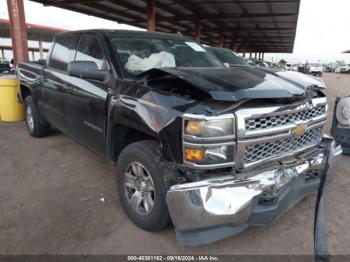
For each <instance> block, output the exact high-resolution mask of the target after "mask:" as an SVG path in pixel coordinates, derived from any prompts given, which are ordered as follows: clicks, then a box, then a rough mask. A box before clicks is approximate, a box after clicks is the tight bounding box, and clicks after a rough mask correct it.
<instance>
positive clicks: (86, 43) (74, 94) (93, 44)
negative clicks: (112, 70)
mask: <svg viewBox="0 0 350 262" xmlns="http://www.w3.org/2000/svg"><path fill="white" fill-rule="evenodd" d="M75 61H92V62H94V63H95V64H96V65H97V67H98V69H99V70H108V68H109V67H108V64H107V61H106V57H105V53H104V51H103V48H102V43H101V42H100V41H99V39H98V38H97V36H94V35H90V34H86V35H82V36H81V37H80V40H79V43H78V46H77V53H76V57H75ZM69 85H70V90H69V92H66V94H65V95H66V97H65V110H66V111H67V112H69V113H67V114H66V123H67V127H68V129H69V130H68V132H69V134H71V135H72V136H74V137H75V138H77V139H78V140H79V141H80V142H82V143H83V144H85V145H87V146H89V147H90V148H91V149H93V150H94V151H96V152H98V153H100V154H102V155H105V151H106V148H105V133H106V132H105V131H106V130H105V128H106V116H107V106H106V105H107V103H106V100H107V88H108V79H106V80H105V81H98V80H90V79H83V78H79V77H73V76H70V79H69Z"/></svg>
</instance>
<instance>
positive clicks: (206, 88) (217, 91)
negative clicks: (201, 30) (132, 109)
mask: <svg viewBox="0 0 350 262" xmlns="http://www.w3.org/2000/svg"><path fill="white" fill-rule="evenodd" d="M169 76H170V77H176V78H180V79H182V80H183V81H185V82H187V83H189V84H190V85H192V86H193V87H194V88H197V89H199V90H201V91H203V92H205V93H207V94H209V95H210V96H211V97H212V98H213V99H215V100H222V101H239V100H242V99H255V98H291V97H298V96H304V94H305V92H306V90H307V88H309V87H313V88H320V89H322V88H325V86H324V83H323V82H322V80H319V79H316V78H312V77H309V76H307V75H304V74H301V73H298V72H290V71H284V70H283V71H281V70H276V69H261V68H256V67H251V66H237V67H232V68H181V67H176V68H161V69H151V70H148V71H146V72H144V73H142V74H140V75H139V76H138V77H137V78H139V79H145V78H147V79H155V78H157V79H158V80H159V79H161V78H162V77H169Z"/></svg>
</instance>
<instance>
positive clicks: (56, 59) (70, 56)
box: [49, 36, 78, 71]
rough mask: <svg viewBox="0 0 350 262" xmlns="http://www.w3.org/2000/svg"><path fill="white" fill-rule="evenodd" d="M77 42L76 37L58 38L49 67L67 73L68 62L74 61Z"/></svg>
mask: <svg viewBox="0 0 350 262" xmlns="http://www.w3.org/2000/svg"><path fill="white" fill-rule="evenodd" d="M77 41H78V38H77V37H76V36H65V37H60V38H58V39H57V40H56V43H55V45H54V46H53V50H52V53H51V57H50V60H49V67H52V68H54V69H58V70H62V71H67V66H68V64H69V62H72V61H73V60H74V55H75V46H76V43H77Z"/></svg>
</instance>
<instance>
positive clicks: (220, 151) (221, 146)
mask: <svg viewBox="0 0 350 262" xmlns="http://www.w3.org/2000/svg"><path fill="white" fill-rule="evenodd" d="M234 149H235V120H234V115H233V114H226V115H221V116H215V117H207V116H198V115H191V114H186V115H184V120H183V155H184V163H185V164H186V165H187V166H190V167H193V168H201V167H202V168H217V167H228V166H232V165H233V164H234V163H233V159H234Z"/></svg>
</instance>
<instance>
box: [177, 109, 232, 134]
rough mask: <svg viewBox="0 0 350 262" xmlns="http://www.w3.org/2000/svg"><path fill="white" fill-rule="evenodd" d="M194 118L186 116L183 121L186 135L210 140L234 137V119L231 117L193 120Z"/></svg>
mask: <svg viewBox="0 0 350 262" xmlns="http://www.w3.org/2000/svg"><path fill="white" fill-rule="evenodd" d="M193 117H194V116H187V117H186V118H187V119H186V118H185V121H184V131H185V132H184V133H185V134H186V135H190V136H195V137H201V138H212V137H222V136H233V135H234V118H233V116H232V115H224V116H219V117H217V118H216V117H203V118H202V119H201V118H200V119H194V118H193Z"/></svg>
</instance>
